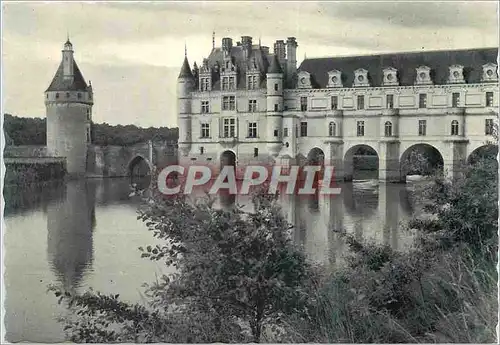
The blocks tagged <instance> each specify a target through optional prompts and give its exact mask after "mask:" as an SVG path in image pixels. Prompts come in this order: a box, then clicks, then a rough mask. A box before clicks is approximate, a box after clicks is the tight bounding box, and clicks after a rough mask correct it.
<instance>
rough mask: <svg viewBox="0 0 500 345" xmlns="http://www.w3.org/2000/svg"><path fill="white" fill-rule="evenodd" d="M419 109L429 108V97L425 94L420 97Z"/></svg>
mask: <svg viewBox="0 0 500 345" xmlns="http://www.w3.org/2000/svg"><path fill="white" fill-rule="evenodd" d="M418 107H419V108H421V109H422V108H427V95H426V94H425V93H421V94H420V95H418Z"/></svg>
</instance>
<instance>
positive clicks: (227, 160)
mask: <svg viewBox="0 0 500 345" xmlns="http://www.w3.org/2000/svg"><path fill="white" fill-rule="evenodd" d="M226 165H230V166H233V167H236V153H234V151H233V150H225V151H223V152H222V153H221V155H220V168H221V169H222V168H223V167H225V166H226Z"/></svg>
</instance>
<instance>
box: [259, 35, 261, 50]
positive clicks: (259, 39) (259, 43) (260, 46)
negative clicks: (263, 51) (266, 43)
mask: <svg viewBox="0 0 500 345" xmlns="http://www.w3.org/2000/svg"><path fill="white" fill-rule="evenodd" d="M260 47H262V44H261V42H260V36H259V48H260Z"/></svg>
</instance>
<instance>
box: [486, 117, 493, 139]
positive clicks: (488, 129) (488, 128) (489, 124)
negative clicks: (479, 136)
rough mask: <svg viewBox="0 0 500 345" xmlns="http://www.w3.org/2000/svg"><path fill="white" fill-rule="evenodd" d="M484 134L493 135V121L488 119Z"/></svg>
mask: <svg viewBox="0 0 500 345" xmlns="http://www.w3.org/2000/svg"><path fill="white" fill-rule="evenodd" d="M484 134H486V135H493V119H486V120H485V123H484Z"/></svg>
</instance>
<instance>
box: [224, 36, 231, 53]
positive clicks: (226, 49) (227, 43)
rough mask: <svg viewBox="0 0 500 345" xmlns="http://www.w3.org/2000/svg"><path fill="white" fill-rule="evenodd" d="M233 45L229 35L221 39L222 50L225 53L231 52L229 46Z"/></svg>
mask: <svg viewBox="0 0 500 345" xmlns="http://www.w3.org/2000/svg"><path fill="white" fill-rule="evenodd" d="M232 47H233V40H232V38H230V37H224V38H223V39H222V51H223V52H225V53H226V54H229V53H230V52H231V48H232Z"/></svg>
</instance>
